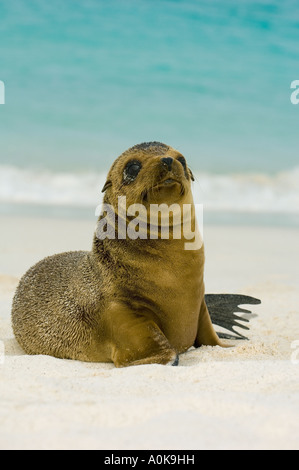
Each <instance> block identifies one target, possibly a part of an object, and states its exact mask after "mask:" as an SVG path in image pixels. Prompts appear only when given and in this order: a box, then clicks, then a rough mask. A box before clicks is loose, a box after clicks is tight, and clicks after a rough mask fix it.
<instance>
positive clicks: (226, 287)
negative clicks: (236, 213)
mask: <svg viewBox="0 0 299 470" xmlns="http://www.w3.org/2000/svg"><path fill="white" fill-rule="evenodd" d="M0 224H1V236H0V239H1V244H0V423H1V425H0V449H107V450H114V449H185V450H187V449H297V450H298V449H299V364H298V363H299V352H298V354H296V349H292V346H294V347H297V349H298V350H299V342H298V343H297V346H296V344H295V343H294V342H295V341H299V290H298V285H299V268H298V260H299V241H298V240H299V230H298V229H291V228H289V229H287V228H277V229H276V228H271V227H269V228H267V227H263V228H259V227H252V226H251V227H245V226H243V227H241V226H240V227H235V226H231V227H224V226H217V225H210V226H205V231H204V241H205V245H206V259H207V261H206V291H207V293H222V292H223V293H241V294H247V295H252V296H254V297H257V298H259V299H261V301H262V304H261V305H257V306H253V307H252V309H253V312H254V314H255V315H253V317H252V319H251V321H250V331H249V332H248V336H249V341H238V342H236V346H235V347H234V348H232V349H221V348H219V347H216V348H211V347H203V348H200V349H198V350H195V349H191V350H189V351H188V352H187V353H185V354H184V355H182V356H181V357H180V364H179V367H171V366H160V365H146V366H138V367H131V368H127V369H116V368H115V367H114V366H113V365H112V364H88V363H80V362H77V361H67V360H59V359H55V358H52V357H46V356H28V355H26V354H24V352H23V351H22V350H21V348H20V347H19V346H18V344H17V342H16V341H15V339H14V337H13V332H12V329H11V324H10V310H11V302H12V298H13V295H14V291H15V288H16V286H17V283H18V280H19V279H20V277H21V276H22V275H23V274H24V273H25V272H26V270H27V269H28V268H29V267H31V265H32V264H34V263H35V262H37V261H39V260H40V259H42V258H43V257H45V256H48V255H51V254H54V253H58V252H63V251H70V250H82V249H84V250H85V249H86V250H89V249H90V248H91V243H92V234H93V231H94V226H95V221H93V220H92V221H88V220H85V221H81V220H63V219H50V218H49V219H46V218H29V217H28V218H17V217H4V216H2V217H1V218H0ZM245 308H246V307H245ZM242 331H243V330H242Z"/></svg>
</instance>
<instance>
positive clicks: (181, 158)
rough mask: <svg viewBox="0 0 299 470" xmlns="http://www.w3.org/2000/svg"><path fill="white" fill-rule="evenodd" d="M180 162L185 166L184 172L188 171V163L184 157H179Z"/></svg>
mask: <svg viewBox="0 0 299 470" xmlns="http://www.w3.org/2000/svg"><path fill="white" fill-rule="evenodd" d="M178 161H179V162H180V163H181V164H182V165H183V168H184V170H186V169H187V163H186V160H185V158H184V157H179V158H178Z"/></svg>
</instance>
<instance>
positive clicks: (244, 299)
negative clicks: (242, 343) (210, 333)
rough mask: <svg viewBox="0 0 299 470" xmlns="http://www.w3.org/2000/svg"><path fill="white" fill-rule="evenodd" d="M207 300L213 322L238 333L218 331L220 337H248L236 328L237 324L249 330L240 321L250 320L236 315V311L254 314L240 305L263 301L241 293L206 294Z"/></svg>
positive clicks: (256, 303) (255, 303)
mask: <svg viewBox="0 0 299 470" xmlns="http://www.w3.org/2000/svg"><path fill="white" fill-rule="evenodd" d="M205 301H206V304H207V307H208V310H209V314H210V317H211V320H212V323H213V324H214V325H218V326H221V327H222V328H225V329H226V330H229V331H231V332H233V333H234V334H235V335H236V336H232V335H228V334H226V333H217V334H218V336H219V337H220V338H226V339H248V338H246V336H243V335H242V334H241V333H239V332H237V331H236V330H234V327H235V326H238V327H240V328H243V329H244V330H249V328H248V327H247V326H245V325H243V324H242V323H239V322H246V323H248V322H249V320H248V319H247V318H246V317H244V316H239V315H236V313H237V312H240V313H246V314H251V315H252V312H251V311H250V310H245V309H242V308H240V307H239V305H244V304H249V305H258V304H260V303H261V301H260V300H259V299H255V298H254V297H250V296H247V295H240V294H206V296H205ZM251 318H252V317H251ZM236 320H238V321H236Z"/></svg>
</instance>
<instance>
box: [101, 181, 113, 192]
mask: <svg viewBox="0 0 299 470" xmlns="http://www.w3.org/2000/svg"><path fill="white" fill-rule="evenodd" d="M110 186H112V181H110V180H107V181H106V183H105V184H104V187H103V189H102V193H104V192H105V191H106V189H108V188H110Z"/></svg>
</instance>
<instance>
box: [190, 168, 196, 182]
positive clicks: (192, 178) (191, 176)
mask: <svg viewBox="0 0 299 470" xmlns="http://www.w3.org/2000/svg"><path fill="white" fill-rule="evenodd" d="M189 173H190V178H191V180H192V181H195V178H194V175H193V173H192V171H191V170H190V168H189Z"/></svg>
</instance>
